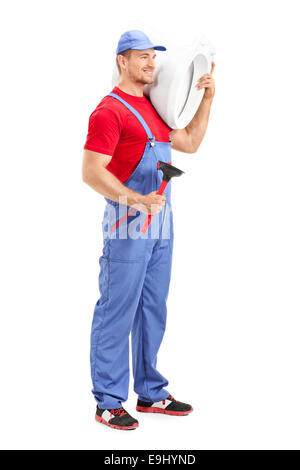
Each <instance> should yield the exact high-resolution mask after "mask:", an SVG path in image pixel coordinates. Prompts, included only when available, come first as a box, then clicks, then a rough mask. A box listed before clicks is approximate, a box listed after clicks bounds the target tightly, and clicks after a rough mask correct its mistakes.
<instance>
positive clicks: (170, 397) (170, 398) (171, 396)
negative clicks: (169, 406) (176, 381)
mask: <svg viewBox="0 0 300 470" xmlns="http://www.w3.org/2000/svg"><path fill="white" fill-rule="evenodd" d="M168 399H169V400H174V401H177V400H175V398H174V397H173V395H171V394H170V395H169V396H168Z"/></svg>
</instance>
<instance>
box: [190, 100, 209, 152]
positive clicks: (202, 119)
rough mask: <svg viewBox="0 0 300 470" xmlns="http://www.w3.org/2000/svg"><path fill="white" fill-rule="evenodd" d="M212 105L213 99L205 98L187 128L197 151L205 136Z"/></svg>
mask: <svg viewBox="0 0 300 470" xmlns="http://www.w3.org/2000/svg"><path fill="white" fill-rule="evenodd" d="M211 104H212V98H205V97H203V98H202V101H201V103H200V105H199V108H198V110H197V112H196V114H195V116H194V117H193V119H192V120H191V122H190V123H189V124H188V125H187V126H186V131H187V133H188V134H189V135H190V136H191V140H192V145H193V147H194V148H195V149H198V147H199V145H200V144H201V142H202V140H203V137H204V135H205V132H206V129H207V125H208V119H209V114H210V109H211Z"/></svg>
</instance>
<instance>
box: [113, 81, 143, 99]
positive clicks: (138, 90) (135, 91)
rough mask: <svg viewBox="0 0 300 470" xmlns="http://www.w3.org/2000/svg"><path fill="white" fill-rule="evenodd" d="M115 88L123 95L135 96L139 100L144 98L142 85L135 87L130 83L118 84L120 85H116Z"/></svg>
mask: <svg viewBox="0 0 300 470" xmlns="http://www.w3.org/2000/svg"><path fill="white" fill-rule="evenodd" d="M117 86H118V88H119V89H120V90H121V91H124V93H127V94H128V95H132V96H137V97H139V98H143V96H144V85H143V84H140V85H136V84H132V83H123V82H120V83H118V85H117Z"/></svg>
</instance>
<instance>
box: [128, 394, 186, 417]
mask: <svg viewBox="0 0 300 470" xmlns="http://www.w3.org/2000/svg"><path fill="white" fill-rule="evenodd" d="M136 410H137V411H142V412H143V413H163V414H165V415H176V416H184V415H188V414H189V413H191V412H192V411H194V410H193V408H192V407H191V405H188V404H187V403H182V402H181V401H177V400H175V398H174V397H172V395H169V396H168V398H166V399H165V400H162V401H158V402H148V401H142V400H138V401H137V405H136Z"/></svg>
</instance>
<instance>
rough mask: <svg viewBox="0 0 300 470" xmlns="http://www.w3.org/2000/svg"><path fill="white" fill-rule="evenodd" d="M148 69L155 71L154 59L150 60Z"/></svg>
mask: <svg viewBox="0 0 300 470" xmlns="http://www.w3.org/2000/svg"><path fill="white" fill-rule="evenodd" d="M148 67H151V68H153V69H155V61H154V59H148Z"/></svg>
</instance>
